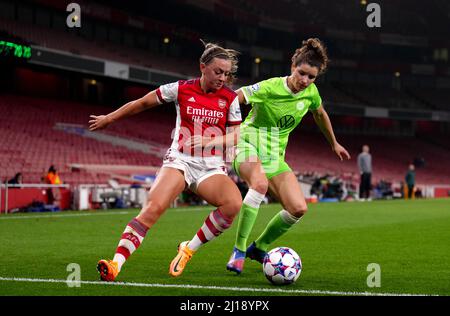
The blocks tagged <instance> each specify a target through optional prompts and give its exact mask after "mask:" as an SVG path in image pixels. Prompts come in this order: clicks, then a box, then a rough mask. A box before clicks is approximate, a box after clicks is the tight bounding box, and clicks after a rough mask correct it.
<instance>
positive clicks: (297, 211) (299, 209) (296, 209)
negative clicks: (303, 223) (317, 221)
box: [289, 203, 308, 218]
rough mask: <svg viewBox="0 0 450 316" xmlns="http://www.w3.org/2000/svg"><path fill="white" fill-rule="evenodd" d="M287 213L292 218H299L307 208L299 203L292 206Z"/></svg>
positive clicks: (304, 204)
mask: <svg viewBox="0 0 450 316" xmlns="http://www.w3.org/2000/svg"><path fill="white" fill-rule="evenodd" d="M289 211H290V212H289V213H291V214H292V215H293V216H295V217H297V218H300V217H302V216H303V215H305V214H306V212H308V206H307V205H306V203H299V204H296V205H294V206H293V207H292V208H291V209H290V210H289Z"/></svg>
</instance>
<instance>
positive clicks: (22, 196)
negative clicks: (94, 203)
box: [0, 183, 70, 214]
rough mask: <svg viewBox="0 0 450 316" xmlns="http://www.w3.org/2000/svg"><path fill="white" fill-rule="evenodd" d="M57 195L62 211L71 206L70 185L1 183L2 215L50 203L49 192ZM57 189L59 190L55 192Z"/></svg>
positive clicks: (0, 211)
mask: <svg viewBox="0 0 450 316" xmlns="http://www.w3.org/2000/svg"><path fill="white" fill-rule="evenodd" d="M49 189H50V190H52V191H54V192H55V193H56V195H57V196H56V198H57V200H58V203H59V204H60V205H59V207H60V209H64V208H65V207H66V206H70V185H69V184H43V183H36V184H6V183H0V213H3V212H4V213H5V214H7V213H8V212H9V211H10V210H12V209H17V208H21V207H26V206H28V205H30V204H31V203H33V202H42V203H44V204H47V203H48V198H49V197H48V195H49V191H48V190H49ZM54 189H57V190H54Z"/></svg>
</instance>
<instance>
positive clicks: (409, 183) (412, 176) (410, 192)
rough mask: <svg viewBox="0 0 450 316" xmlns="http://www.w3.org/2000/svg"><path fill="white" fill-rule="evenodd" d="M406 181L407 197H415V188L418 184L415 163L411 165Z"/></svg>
mask: <svg viewBox="0 0 450 316" xmlns="http://www.w3.org/2000/svg"><path fill="white" fill-rule="evenodd" d="M405 183H406V188H407V195H405V199H411V198H412V199H413V198H414V188H415V186H416V171H415V166H414V165H413V164H410V165H409V169H408V172H407V173H406V176H405Z"/></svg>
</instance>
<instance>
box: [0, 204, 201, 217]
mask: <svg viewBox="0 0 450 316" xmlns="http://www.w3.org/2000/svg"><path fill="white" fill-rule="evenodd" d="M202 210H205V211H206V210H208V209H207V208H198V207H197V208H181V207H180V208H175V209H171V211H172V212H173V211H174V212H193V211H202ZM62 212H64V211H62ZM138 212H139V211H138V210H134V211H120V212H104V213H103V212H102V211H100V212H93V213H81V214H55V215H23V216H20V215H16V216H14V215H0V220H6V219H30V218H59V217H82V216H100V215H124V214H137V213H138Z"/></svg>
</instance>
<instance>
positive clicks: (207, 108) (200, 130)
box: [156, 78, 242, 156]
mask: <svg viewBox="0 0 450 316" xmlns="http://www.w3.org/2000/svg"><path fill="white" fill-rule="evenodd" d="M156 94H157V96H158V99H159V102H160V103H169V102H174V103H175V107H176V110H177V121H176V126H175V132H174V134H173V135H174V137H173V142H172V145H171V147H170V148H171V149H174V150H178V151H179V152H183V153H185V154H188V155H193V154H194V153H193V152H187V151H188V150H187V149H186V148H183V144H184V142H185V141H186V140H187V139H188V138H189V137H192V136H194V135H202V136H210V137H215V136H222V135H225V134H226V127H227V126H230V125H238V124H240V123H241V121H242V118H241V110H240V107H239V100H238V97H237V94H236V93H235V92H234V91H233V90H231V89H230V88H228V87H226V86H223V87H222V88H221V89H219V90H218V91H216V92H212V93H205V92H204V91H203V90H202V88H201V87H200V78H197V79H192V80H180V81H177V82H174V83H169V84H166V85H162V86H160V87H159V88H158V89H157V90H156ZM203 155H204V156H210V155H213V156H217V155H222V151H221V150H219V149H217V150H214V149H213V150H212V151H211V152H210V153H208V154H207V153H203Z"/></svg>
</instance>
